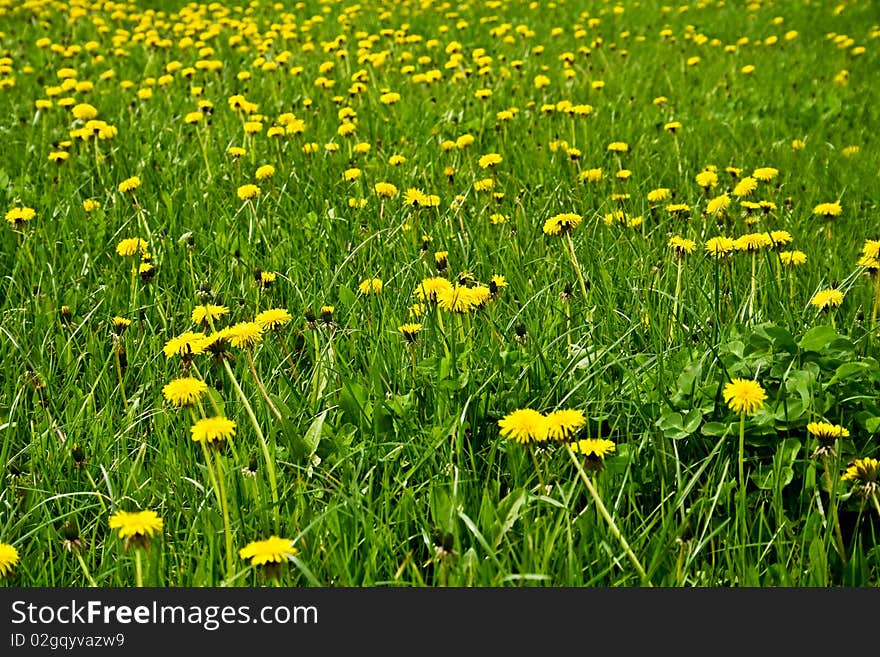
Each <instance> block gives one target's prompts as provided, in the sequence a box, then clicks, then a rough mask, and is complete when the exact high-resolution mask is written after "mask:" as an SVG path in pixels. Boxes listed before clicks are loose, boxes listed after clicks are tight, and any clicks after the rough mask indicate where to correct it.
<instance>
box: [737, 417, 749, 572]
mask: <svg viewBox="0 0 880 657" xmlns="http://www.w3.org/2000/svg"><path fill="white" fill-rule="evenodd" d="M745 446H746V414H745V413H740V414H739V455H738V458H737V465H738V468H739V472H738V474H739V505H738V506H739V508H738V509H737V515H738V516H739V519H740V523H739V531H740V537H739V548H740V558H741V560H742V568H743V574H744V573H745V569H746V566H747V565H746V533H747V527H746V515H747V514H746V476H745Z"/></svg>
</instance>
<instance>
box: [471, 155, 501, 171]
mask: <svg viewBox="0 0 880 657" xmlns="http://www.w3.org/2000/svg"><path fill="white" fill-rule="evenodd" d="M477 164H479V165H480V168H481V169H489V168H491V167H494V166H496V165H498V164H501V156H500V155H499V154H498V153H489V154H487V155H483V156H482V157H481V158H480V159H479V160H478V161H477Z"/></svg>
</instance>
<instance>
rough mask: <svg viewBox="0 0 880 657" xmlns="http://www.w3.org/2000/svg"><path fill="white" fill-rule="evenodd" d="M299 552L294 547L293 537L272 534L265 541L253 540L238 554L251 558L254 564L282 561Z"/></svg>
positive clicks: (260, 564)
mask: <svg viewBox="0 0 880 657" xmlns="http://www.w3.org/2000/svg"><path fill="white" fill-rule="evenodd" d="M297 554H299V550H297V549H296V548H295V547H293V541H292V540H291V539H289V538H279V537H278V536H270V537H269V538H267V539H266V540H264V541H251V542H250V543H248V544H247V545H246V546H244V547H243V548H242V549H241V550H239V551H238V556H239V557H241V558H242V559H250V560H251V565H252V566H262V565H265V564H271V563H282V562H284V561H287V560H288V559H290V558H291V557H295V556H296V555H297Z"/></svg>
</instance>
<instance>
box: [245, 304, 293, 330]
mask: <svg viewBox="0 0 880 657" xmlns="http://www.w3.org/2000/svg"><path fill="white" fill-rule="evenodd" d="M291 319H293V317H292V316H291V314H290V313H289V312H287V310H285V309H284V308H269V309H268V310H264V311H263V312H261V313H259V314H258V315H257V316H256V317H254V321H255V322H256V323H257V324H259V325H260V326H261V327H262V328H263V330H264V331H274V330H276V329H279V328H281V327H282V326H284V325H285V324H287V323H288V322H290V320H291Z"/></svg>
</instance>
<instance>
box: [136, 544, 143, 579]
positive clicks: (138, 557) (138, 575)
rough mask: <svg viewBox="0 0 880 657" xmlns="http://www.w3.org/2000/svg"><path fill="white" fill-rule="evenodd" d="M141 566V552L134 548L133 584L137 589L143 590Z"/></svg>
mask: <svg viewBox="0 0 880 657" xmlns="http://www.w3.org/2000/svg"><path fill="white" fill-rule="evenodd" d="M143 568H144V567H143V564H142V563H141V550H140V548H135V551H134V582H135V586H137V587H138V588H143V586H144V570H143Z"/></svg>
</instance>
